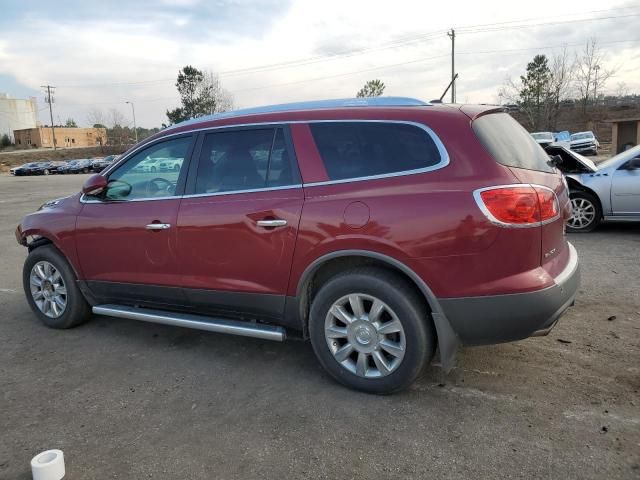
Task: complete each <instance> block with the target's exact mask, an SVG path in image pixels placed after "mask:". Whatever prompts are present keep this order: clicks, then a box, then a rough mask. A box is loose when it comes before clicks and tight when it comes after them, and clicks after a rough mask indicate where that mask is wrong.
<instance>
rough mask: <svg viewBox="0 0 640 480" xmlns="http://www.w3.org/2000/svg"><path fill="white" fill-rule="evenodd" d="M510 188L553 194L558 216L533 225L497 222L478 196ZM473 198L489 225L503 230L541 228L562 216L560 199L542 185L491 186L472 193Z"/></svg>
mask: <svg viewBox="0 0 640 480" xmlns="http://www.w3.org/2000/svg"><path fill="white" fill-rule="evenodd" d="M512 187H531V188H541V189H543V190H549V191H550V192H551V193H553V196H554V197H555V199H556V203H557V204H558V214H557V215H556V216H554V217H552V218H549V219H547V220H544V221H543V222H535V223H524V224H523V223H506V222H502V221H500V220H498V219H497V218H496V217H494V216H493V214H492V213H491V212H490V211H489V209H488V208H487V207H486V205H485V204H484V202H483V201H482V197H481V196H480V194H481V193H482V192H486V191H487V190H496V189H498V188H512ZM473 198H474V200H475V201H476V205H478V208H480V210H481V211H482V213H484V215H485V217H487V219H488V220H489V221H490V222H491V223H493V224H494V225H498V226H500V227H505V228H532V227H541V226H542V225H547V224H548V223H552V222H555V221H556V220H558V219H559V218H560V217H561V216H562V208H561V207H560V199H559V198H558V195H557V194H556V192H555V190H553V189H552V188H549V187H545V186H544V185H538V184H537V183H510V184H508V185H492V186H490V187H483V188H478V189H477V190H474V191H473Z"/></svg>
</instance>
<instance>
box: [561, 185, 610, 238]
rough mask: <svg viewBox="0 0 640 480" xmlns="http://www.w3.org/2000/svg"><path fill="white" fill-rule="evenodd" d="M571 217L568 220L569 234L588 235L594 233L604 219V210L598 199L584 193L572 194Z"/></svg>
mask: <svg viewBox="0 0 640 480" xmlns="http://www.w3.org/2000/svg"><path fill="white" fill-rule="evenodd" d="M569 198H570V199H571V217H570V218H569V220H567V232H572V233H586V232H591V231H593V230H594V229H595V228H596V227H597V226H598V224H599V223H600V220H601V219H602V208H601V207H600V202H599V201H598V199H597V198H596V197H595V196H594V195H592V194H590V193H588V192H582V191H576V192H571V193H570V194H569Z"/></svg>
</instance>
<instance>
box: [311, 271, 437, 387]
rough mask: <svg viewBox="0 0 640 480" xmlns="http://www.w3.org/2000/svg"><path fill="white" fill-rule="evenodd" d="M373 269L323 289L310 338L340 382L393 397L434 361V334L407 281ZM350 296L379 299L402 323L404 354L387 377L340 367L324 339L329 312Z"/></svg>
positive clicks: (338, 279) (339, 279) (345, 276)
mask: <svg viewBox="0 0 640 480" xmlns="http://www.w3.org/2000/svg"><path fill="white" fill-rule="evenodd" d="M371 270H372V271H371V272H367V271H359V272H353V273H348V274H342V275H339V276H337V277H334V278H333V279H331V280H330V281H329V282H327V283H326V284H325V285H324V286H323V287H322V289H321V290H320V291H319V292H318V294H317V295H316V297H315V298H314V300H313V303H312V305H311V312H310V317H309V335H310V337H311V343H312V346H313V350H314V352H315V354H316V356H317V357H318V360H319V361H320V363H321V365H322V366H323V367H324V368H325V370H327V372H329V374H330V375H331V376H332V377H333V378H335V379H336V380H337V381H338V382H340V383H342V384H343V385H345V386H347V387H349V388H353V389H356V390H360V391H364V392H367V393H376V394H390V393H394V392H397V391H400V390H403V389H405V388H406V387H408V386H409V385H410V384H411V383H412V382H413V381H414V380H415V379H416V377H417V376H418V375H419V374H420V373H421V371H422V370H423V368H424V366H425V365H426V364H427V363H428V362H429V361H430V360H431V358H432V357H433V354H434V352H435V333H434V332H433V327H432V324H431V321H430V319H429V318H428V314H427V312H426V309H425V308H424V306H423V304H422V302H421V301H420V299H419V297H418V296H417V295H415V294H414V292H413V290H412V288H411V287H410V285H409V284H408V282H405V281H404V280H403V279H402V278H401V277H398V276H396V275H395V274H391V273H390V272H389V273H387V272H384V271H380V270H374V269H371ZM381 272H382V273H384V274H382V275H381V274H380V273H381ZM374 273H375V274H374ZM350 293H362V294H367V295H371V296H374V297H376V298H379V299H380V300H382V301H384V302H385V303H386V304H387V305H388V306H389V307H390V308H391V309H392V310H393V311H394V312H395V313H396V315H397V316H398V318H399V320H400V322H401V323H402V326H403V329H404V333H405V338H406V351H405V355H404V358H403V359H402V363H401V364H400V366H399V367H398V368H397V369H396V370H395V371H394V372H392V373H391V374H389V375H387V376H384V377H380V378H372V379H370V378H363V377H359V376H357V375H355V374H353V373H351V372H349V371H348V370H347V369H345V368H344V367H343V366H342V365H340V364H339V363H338V362H337V361H336V360H335V358H334V357H333V354H332V353H331V351H330V350H329V347H328V345H327V342H326V339H325V336H324V324H325V318H326V315H327V312H328V310H329V308H330V307H331V305H332V304H333V303H334V302H335V301H336V300H337V299H339V298H341V297H343V296H345V295H347V294H350Z"/></svg>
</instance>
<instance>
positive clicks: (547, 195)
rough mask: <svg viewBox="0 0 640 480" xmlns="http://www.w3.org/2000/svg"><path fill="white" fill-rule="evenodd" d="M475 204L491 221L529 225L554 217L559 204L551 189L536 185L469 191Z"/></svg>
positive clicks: (513, 225)
mask: <svg viewBox="0 0 640 480" xmlns="http://www.w3.org/2000/svg"><path fill="white" fill-rule="evenodd" d="M473 196H474V197H475V199H476V203H477V204H478V206H479V207H480V209H481V210H482V212H483V213H484V214H485V215H486V216H487V218H489V220H491V221H492V222H493V223H496V224H498V225H503V226H511V227H532V226H536V225H541V224H542V223H546V222H548V221H551V220H554V219H555V218H557V217H558V215H559V212H560V207H559V205H558V198H557V197H556V194H555V192H554V191H553V190H551V189H549V188H547V187H541V186H539V185H528V184H520V185H502V186H498V187H488V188H481V189H479V190H476V191H475V192H473Z"/></svg>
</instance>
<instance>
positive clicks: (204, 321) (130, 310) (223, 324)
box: [93, 305, 286, 342]
mask: <svg viewBox="0 0 640 480" xmlns="http://www.w3.org/2000/svg"><path fill="white" fill-rule="evenodd" d="M93 313H95V314H96V315H106V316H107V317H116V318H126V319H129V320H139V321H141V322H151V323H159V324H162V325H173V326H175V327H185V328H192V329H195V330H206V331H208V332H216V333H227V334H230V335H241V336H243V337H255V338H261V339H263V340H275V341H276V342H283V341H284V339H285V337H286V335H285V330H284V328H282V327H275V326H271V325H263V324H260V323H250V322H241V321H238V320H228V319H224V318H214V317H205V316H204V315H193V314H190V313H176V312H167V311H164V310H152V309H149V308H138V307H127V306H125V305H96V306H95V307H93Z"/></svg>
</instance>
